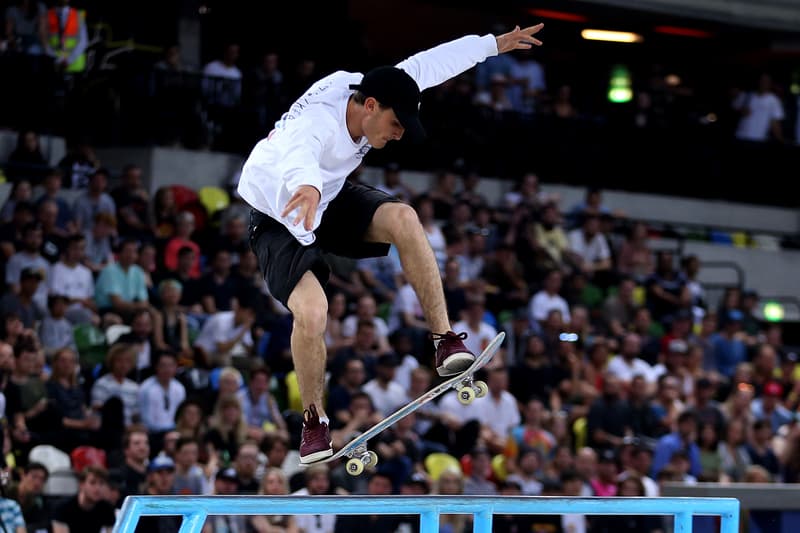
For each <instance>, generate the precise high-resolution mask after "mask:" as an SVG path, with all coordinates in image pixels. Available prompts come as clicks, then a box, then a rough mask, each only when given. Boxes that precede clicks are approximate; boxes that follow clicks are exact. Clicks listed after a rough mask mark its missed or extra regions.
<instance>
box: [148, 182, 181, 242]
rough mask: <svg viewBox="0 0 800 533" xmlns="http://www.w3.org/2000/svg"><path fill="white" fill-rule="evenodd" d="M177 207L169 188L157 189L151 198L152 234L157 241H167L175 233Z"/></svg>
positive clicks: (173, 194)
mask: <svg viewBox="0 0 800 533" xmlns="http://www.w3.org/2000/svg"><path fill="white" fill-rule="evenodd" d="M177 216H178V206H177V204H176V203H175V193H174V192H173V191H172V188H171V187H168V186H165V187H159V188H158V190H156V193H155V195H154V196H153V216H152V221H153V233H154V235H155V237H156V239H157V240H162V241H164V242H166V241H168V240H169V239H170V238H171V237H172V236H173V235H174V233H175V223H176V218H177Z"/></svg>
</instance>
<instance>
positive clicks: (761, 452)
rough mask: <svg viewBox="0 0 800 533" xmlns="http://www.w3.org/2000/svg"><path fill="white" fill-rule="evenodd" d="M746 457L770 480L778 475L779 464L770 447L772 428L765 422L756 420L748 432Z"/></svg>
mask: <svg viewBox="0 0 800 533" xmlns="http://www.w3.org/2000/svg"><path fill="white" fill-rule="evenodd" d="M749 433H750V438H749V442H748V444H747V455H748V456H749V457H750V462H751V463H752V464H753V465H757V466H760V467H763V468H764V470H766V471H767V472H768V476H769V477H770V478H771V480H777V479H778V476H779V475H780V463H779V461H778V456H777V455H776V454H775V451H774V449H773V446H772V435H773V431H772V426H771V425H770V423H769V422H768V421H767V420H757V421H756V422H754V423H753V427H752V430H751V431H750V432H749Z"/></svg>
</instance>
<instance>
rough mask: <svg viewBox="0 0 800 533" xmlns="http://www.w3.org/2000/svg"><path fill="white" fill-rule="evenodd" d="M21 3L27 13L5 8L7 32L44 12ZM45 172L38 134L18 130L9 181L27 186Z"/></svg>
mask: <svg viewBox="0 0 800 533" xmlns="http://www.w3.org/2000/svg"><path fill="white" fill-rule="evenodd" d="M21 3H22V4H28V5H27V6H24V5H23V6H21V7H22V8H23V9H25V10H26V11H28V13H22V11H21V10H20V8H18V7H17V6H10V7H9V8H8V9H7V10H6V32H7V33H8V29H9V25H11V26H14V25H15V24H18V23H20V22H23V21H25V19H26V16H28V15H32V18H34V20H35V19H36V18H38V17H41V16H42V15H43V14H44V10H45V7H44V4H43V3H41V2H35V1H31V0H25V1H23V2H21ZM37 9H38V10H41V13H38V14H36V10H37ZM31 11H33V13H31ZM11 29H12V35H7V37H9V41H10V42H12V46H14V43H13V40H12V39H13V31H14V29H15V28H11ZM37 31H38V29H37ZM29 38H30V36H25V35H20V36H19V39H20V41H25V40H26V39H29ZM30 44H31V43H29V44H28V47H30ZM38 45H39V43H38V42H37V43H36V44H35V46H38ZM20 46H22V47H26V45H25V44H22V43H20ZM47 172H48V165H47V160H46V159H45V158H44V156H43V155H42V149H41V144H40V142H39V135H38V134H37V133H36V132H35V131H33V130H20V132H19V133H18V134H17V147H16V148H15V149H14V150H13V151H12V152H11V153H10V154H9V155H8V161H7V162H6V165H5V173H6V175H7V177H8V179H9V181H11V182H14V183H19V182H20V181H22V180H25V181H27V182H28V186H29V187H30V184H31V183H40V182H41V181H42V178H43V177H44V176H45V175H46V173H47ZM13 209H14V206H13V204H12V205H11V208H10V210H9V211H8V213H6V208H5V207H4V209H3V212H2V218H3V221H7V220H10V219H11V217H10V214H11V213H12V212H13Z"/></svg>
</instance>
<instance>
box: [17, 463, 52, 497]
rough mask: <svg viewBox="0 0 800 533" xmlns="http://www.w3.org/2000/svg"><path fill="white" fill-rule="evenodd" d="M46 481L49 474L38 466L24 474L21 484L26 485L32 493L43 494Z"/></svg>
mask: <svg viewBox="0 0 800 533" xmlns="http://www.w3.org/2000/svg"><path fill="white" fill-rule="evenodd" d="M46 481H47V474H45V473H44V472H43V471H42V470H39V469H38V468H36V469H34V470H31V471H30V472H28V473H27V474H25V475H24V476H22V483H21V484H22V485H24V486H25V488H26V489H27V490H28V492H30V493H31V494H41V493H42V489H43V488H44V484H45V482H46Z"/></svg>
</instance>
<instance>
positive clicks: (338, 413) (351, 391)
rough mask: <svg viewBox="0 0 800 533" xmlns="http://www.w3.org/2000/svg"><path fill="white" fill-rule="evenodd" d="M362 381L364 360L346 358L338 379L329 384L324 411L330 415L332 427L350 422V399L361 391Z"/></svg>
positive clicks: (363, 379) (363, 378) (363, 381)
mask: <svg viewBox="0 0 800 533" xmlns="http://www.w3.org/2000/svg"><path fill="white" fill-rule="evenodd" d="M364 383H365V374H364V362H363V361H361V360H360V359H348V360H346V361H345V362H344V369H343V371H342V373H341V375H340V376H339V379H338V381H336V382H334V383H331V384H330V386H329V387H330V388H329V390H330V392H329V393H328V404H327V407H326V412H328V413H330V414H331V416H332V419H331V427H332V428H338V427H342V426H344V425H346V424H347V423H348V422H350V400H351V398H352V397H353V395H355V394H358V393H360V392H363V390H362V387H363V385H364Z"/></svg>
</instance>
